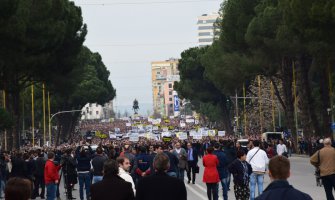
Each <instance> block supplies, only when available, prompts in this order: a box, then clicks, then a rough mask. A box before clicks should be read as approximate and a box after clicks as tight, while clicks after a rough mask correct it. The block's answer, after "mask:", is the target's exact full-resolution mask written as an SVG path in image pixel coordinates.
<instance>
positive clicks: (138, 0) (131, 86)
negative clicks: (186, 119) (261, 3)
mask: <svg viewBox="0 0 335 200" xmlns="http://www.w3.org/2000/svg"><path fill="white" fill-rule="evenodd" d="M221 2H222V0H179V1H178V0H75V3H76V4H77V5H80V6H81V8H82V14H83V18H84V23H86V24H87V26H88V35H87V36H86V41H85V45H86V46H88V47H89V48H90V49H91V50H92V51H94V52H99V53H100V54H101V56H102V59H103V62H104V63H105V65H106V66H107V68H108V70H109V71H110V73H111V75H110V77H109V78H110V80H111V81H112V83H113V86H114V88H116V94H117V97H116V99H115V100H114V105H115V106H117V107H119V108H122V107H125V106H130V107H131V105H132V102H133V100H134V99H135V98H137V99H138V101H139V105H140V107H141V105H142V109H141V111H142V113H146V112H147V110H148V109H150V110H152V92H151V66H150V62H152V61H160V60H167V59H169V58H180V53H181V52H182V51H183V50H186V49H188V48H190V47H193V46H197V24H196V23H197V16H200V15H202V14H205V13H211V12H217V11H218V10H219V8H220V4H221Z"/></svg>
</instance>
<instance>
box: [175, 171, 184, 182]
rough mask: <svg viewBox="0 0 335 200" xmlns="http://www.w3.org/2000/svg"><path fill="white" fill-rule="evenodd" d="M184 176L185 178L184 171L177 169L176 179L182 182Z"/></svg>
mask: <svg viewBox="0 0 335 200" xmlns="http://www.w3.org/2000/svg"><path fill="white" fill-rule="evenodd" d="M184 176H185V169H181V168H178V169H177V178H179V179H180V180H181V181H183V182H184Z"/></svg>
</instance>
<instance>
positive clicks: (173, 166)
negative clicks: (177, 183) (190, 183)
mask: <svg viewBox="0 0 335 200" xmlns="http://www.w3.org/2000/svg"><path fill="white" fill-rule="evenodd" d="M162 148H163V153H165V154H166V155H167V156H168V157H169V160H170V167H169V169H168V171H167V174H168V175H169V176H173V177H177V170H178V164H179V160H178V158H177V156H176V155H174V154H173V153H171V152H170V151H169V147H168V145H166V144H164V145H162Z"/></svg>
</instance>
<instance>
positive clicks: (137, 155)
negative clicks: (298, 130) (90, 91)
mask: <svg viewBox="0 0 335 200" xmlns="http://www.w3.org/2000/svg"><path fill="white" fill-rule="evenodd" d="M110 124H113V123H110ZM120 124H124V122H123V123H121V122H120ZM120 124H114V125H113V127H114V128H116V127H117V128H120V127H123V126H121V125H120ZM105 126H106V124H105V123H103V124H100V125H99V123H98V124H97V122H94V123H93V122H90V123H86V122H85V123H84V124H82V127H81V128H85V129H89V128H92V130H98V128H101V130H104V129H105V128H104V127H105ZM124 127H126V126H124ZM110 128H111V127H108V128H106V130H107V129H110ZM122 130H123V129H122ZM249 140H250V142H249V144H248V145H247V146H242V145H241V144H240V143H239V142H238V138H237V137H235V136H231V135H227V136H224V137H218V136H214V137H204V138H203V139H201V140H193V139H192V137H190V136H189V137H188V138H187V139H186V140H180V139H179V138H178V137H175V136H172V137H171V140H169V141H168V142H166V141H163V140H155V139H150V138H145V137H141V138H140V139H139V141H138V142H131V141H129V139H127V138H125V139H120V140H111V139H109V138H98V137H92V138H89V139H88V138H87V137H85V136H81V135H74V136H73V138H71V139H70V140H69V142H66V143H64V144H61V145H59V146H57V147H46V146H45V147H40V148H35V147H29V146H26V147H23V148H21V149H20V150H19V151H13V152H6V151H3V152H2V154H1V157H0V172H1V173H0V181H1V188H0V197H3V196H5V198H6V199H18V198H16V197H15V195H22V196H24V198H19V199H29V198H31V199H35V198H37V197H40V198H41V199H44V198H47V199H50V200H51V199H52V200H54V199H56V198H60V196H61V195H60V190H59V187H60V182H61V181H63V185H64V189H65V191H66V198H67V199H75V198H74V195H73V192H74V191H73V190H74V186H75V185H76V184H78V185H79V198H80V200H84V199H87V200H90V199H92V200H95V199H96V200H100V199H109V197H110V196H113V199H139V200H142V199H143V200H149V199H156V200H157V199H162V200H164V199H181V200H185V199H187V194H186V187H185V184H196V179H197V178H198V177H197V175H198V173H199V166H200V165H203V166H204V168H205V170H204V174H203V177H202V181H203V182H204V183H205V184H206V187H207V196H208V199H210V200H212V199H213V200H217V199H218V195H219V191H218V188H219V187H218V185H219V183H220V184H221V185H222V190H223V191H222V195H223V199H224V200H227V199H228V191H229V190H230V189H231V188H232V190H233V191H234V194H235V198H236V199H238V200H240V199H241V200H246V199H251V200H254V199H271V200H272V199H293V198H292V197H295V198H294V199H311V197H309V196H308V195H307V194H305V193H302V192H300V191H297V190H296V189H294V188H293V187H292V186H290V185H289V183H288V182H287V180H286V179H287V178H288V177H289V175H290V174H289V170H290V162H289V160H288V157H290V156H291V155H292V152H293V151H294V150H295V149H297V148H295V147H294V145H293V142H292V141H291V140H290V139H285V140H283V139H272V140H271V139H269V140H268V141H262V139H261V136H260V135H251V136H250V138H249ZM309 141H310V142H312V143H313V144H312V147H311V153H310V154H313V153H312V151H314V152H320V153H319V154H320V155H319V156H317V157H315V155H316V154H314V155H313V157H312V160H311V162H312V164H313V165H315V166H316V167H319V166H320V169H321V177H325V178H322V180H323V182H324V183H323V184H324V186H325V190H326V194H327V199H334V198H333V197H332V189H331V188H332V187H334V183H335V181H334V178H335V177H334V174H335V169H334V167H335V164H334V165H333V166H329V163H325V162H326V161H324V160H325V159H332V161H333V160H334V159H335V156H334V157H332V158H328V157H327V155H326V154H327V153H326V152H325V150H320V149H323V148H324V147H323V143H324V142H323V141H321V140H319V138H311V139H310V140H309ZM325 142H326V143H325V147H327V145H326V144H328V143H329V139H326V140H325ZM300 144H302V141H300V143H299V145H300ZM331 150H332V151H334V149H333V148H332V149H329V151H331ZM296 152H297V153H299V150H298V151H296ZM300 153H306V152H305V151H301V152H300ZM328 153H329V152H328ZM316 158H317V160H315V159H316ZM200 159H202V163H199V160H200ZM320 163H321V165H320ZM334 163H335V162H334ZM332 167H333V168H332ZM325 170H326V171H325ZM266 173H269V176H270V179H271V180H272V183H271V184H270V185H269V186H268V187H267V189H265V190H264V188H263V181H264V176H265V174H266ZM185 177H186V181H184V179H185ZM231 177H232V178H233V179H232V180H231ZM13 182H14V183H16V184H14V185H13ZM16 185H17V186H18V185H23V186H26V187H24V188H26V189H23V186H22V189H21V190H20V192H18V193H15V192H14V193H13V188H15V186H16ZM232 185H233V186H232ZM28 186H29V187H28ZM231 186H232V187H231ZM256 186H257V191H256ZM4 188H5V189H4ZM166 188H169V189H168V190H166ZM173 188H174V189H173ZM329 188H330V189H329ZM334 188H335V187H334ZM3 191H4V192H5V195H3ZM169 191H175V192H169ZM329 191H330V192H329ZM256 193H257V194H256ZM276 193H277V194H278V195H275V194H276ZM282 193H284V194H282ZM279 194H280V195H279ZM284 197H285V198H284Z"/></svg>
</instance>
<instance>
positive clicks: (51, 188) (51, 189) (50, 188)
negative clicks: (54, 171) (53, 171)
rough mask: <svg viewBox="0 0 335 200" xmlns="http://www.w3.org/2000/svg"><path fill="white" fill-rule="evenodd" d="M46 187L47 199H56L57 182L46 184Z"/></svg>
mask: <svg viewBox="0 0 335 200" xmlns="http://www.w3.org/2000/svg"><path fill="white" fill-rule="evenodd" d="M46 188H47V200H55V199H56V189H57V185H56V184H55V183H48V184H46Z"/></svg>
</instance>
